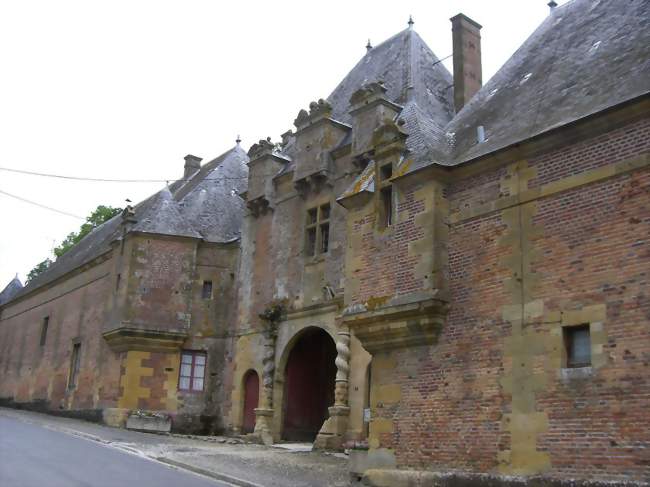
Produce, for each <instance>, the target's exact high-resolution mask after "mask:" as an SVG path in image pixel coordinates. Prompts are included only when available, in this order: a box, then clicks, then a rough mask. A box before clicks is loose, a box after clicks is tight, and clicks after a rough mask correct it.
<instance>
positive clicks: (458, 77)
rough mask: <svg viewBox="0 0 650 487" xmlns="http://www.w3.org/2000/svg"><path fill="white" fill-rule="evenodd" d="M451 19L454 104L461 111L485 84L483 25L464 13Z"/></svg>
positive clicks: (457, 110)
mask: <svg viewBox="0 0 650 487" xmlns="http://www.w3.org/2000/svg"><path fill="white" fill-rule="evenodd" d="M450 20H451V32H452V38H453V46H454V47H453V48H454V105H455V107H456V112H459V111H460V109H461V108H463V107H464V106H465V105H466V104H467V102H469V100H470V99H471V98H472V97H473V96H474V94H475V93H476V92H477V91H478V90H479V89H480V88H481V86H482V85H483V76H482V74H481V25H479V24H477V23H476V22H474V21H473V20H472V19H470V18H469V17H466V16H465V15H463V14H458V15H456V16H455V17H452V18H451V19H450Z"/></svg>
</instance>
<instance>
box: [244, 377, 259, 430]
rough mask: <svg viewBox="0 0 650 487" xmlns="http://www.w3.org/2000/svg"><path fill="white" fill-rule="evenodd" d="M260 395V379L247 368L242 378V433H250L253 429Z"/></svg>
mask: <svg viewBox="0 0 650 487" xmlns="http://www.w3.org/2000/svg"><path fill="white" fill-rule="evenodd" d="M259 397H260V379H259V377H258V376H257V372H255V371H254V370H249V371H248V372H247V373H246V377H245V378H244V424H243V426H242V431H243V433H252V432H253V430H254V429H255V408H256V407H257V405H258V401H259Z"/></svg>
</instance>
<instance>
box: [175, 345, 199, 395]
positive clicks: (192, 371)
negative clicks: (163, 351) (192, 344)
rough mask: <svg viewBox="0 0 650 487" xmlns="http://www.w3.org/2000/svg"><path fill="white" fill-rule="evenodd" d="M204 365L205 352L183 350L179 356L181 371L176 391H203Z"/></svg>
mask: <svg viewBox="0 0 650 487" xmlns="http://www.w3.org/2000/svg"><path fill="white" fill-rule="evenodd" d="M205 365H206V355H205V352H195V351H190V350H184V351H183V353H182V354H181V370H180V374H179V377H178V389H179V390H181V391H188V392H201V391H203V383H204V377H205Z"/></svg>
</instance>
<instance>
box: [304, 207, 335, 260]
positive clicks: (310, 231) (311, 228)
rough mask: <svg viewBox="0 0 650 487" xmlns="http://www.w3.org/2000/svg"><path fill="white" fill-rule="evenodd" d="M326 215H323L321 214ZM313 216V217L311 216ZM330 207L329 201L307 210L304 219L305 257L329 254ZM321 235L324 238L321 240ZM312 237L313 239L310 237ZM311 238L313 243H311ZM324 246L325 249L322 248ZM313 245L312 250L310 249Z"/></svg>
mask: <svg viewBox="0 0 650 487" xmlns="http://www.w3.org/2000/svg"><path fill="white" fill-rule="evenodd" d="M325 208H326V209H327V210H326V214H325V215H323V213H325V210H324V209H325ZM312 215H313V216H312ZM331 219H332V205H331V203H330V202H329V201H327V202H324V203H322V204H319V205H316V206H313V207H311V208H308V209H307V213H306V218H305V256H306V257H316V256H318V255H324V254H327V253H328V252H329V236H330V222H331ZM323 234H325V235H326V238H325V239H323ZM312 235H313V237H312ZM312 238H313V243H312ZM323 244H325V247H323ZM312 245H313V248H312Z"/></svg>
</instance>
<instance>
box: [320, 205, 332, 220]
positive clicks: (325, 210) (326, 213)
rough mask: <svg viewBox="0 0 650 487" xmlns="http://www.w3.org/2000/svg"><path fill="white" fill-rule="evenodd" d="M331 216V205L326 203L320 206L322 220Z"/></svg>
mask: <svg viewBox="0 0 650 487" xmlns="http://www.w3.org/2000/svg"><path fill="white" fill-rule="evenodd" d="M329 218H330V205H329V204H326V205H323V206H321V207H320V219H321V221H323V220H329Z"/></svg>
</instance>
